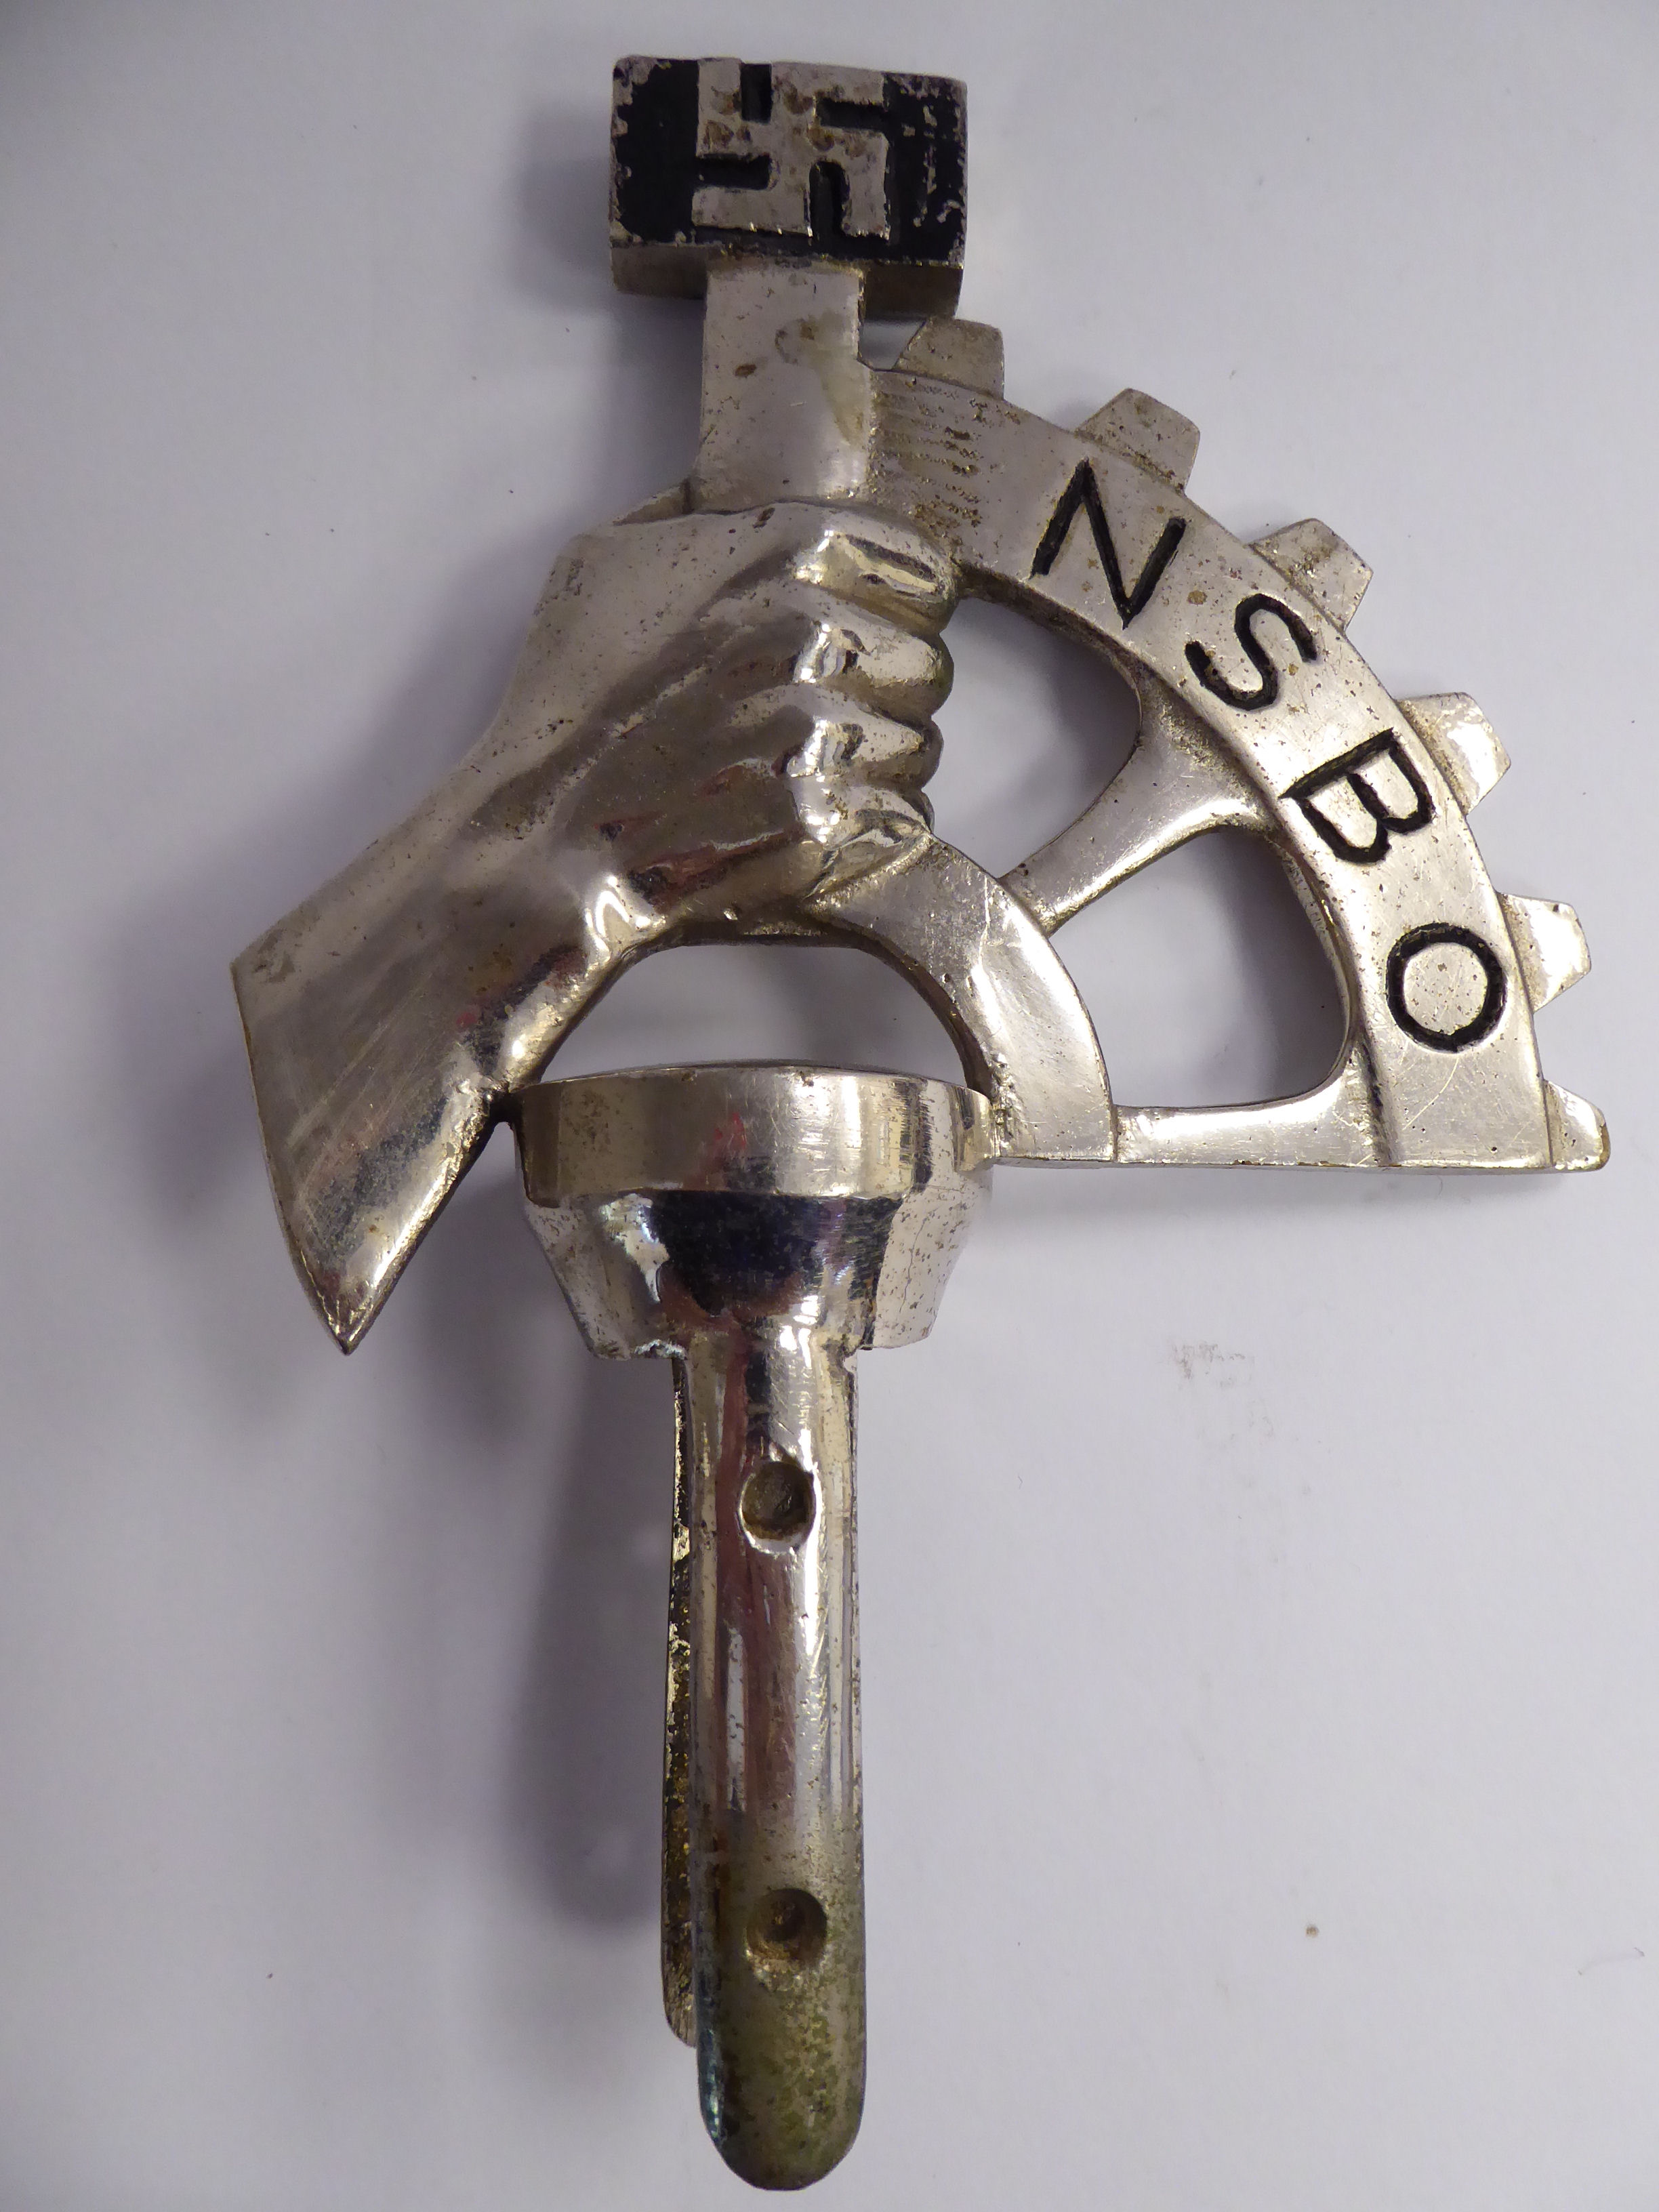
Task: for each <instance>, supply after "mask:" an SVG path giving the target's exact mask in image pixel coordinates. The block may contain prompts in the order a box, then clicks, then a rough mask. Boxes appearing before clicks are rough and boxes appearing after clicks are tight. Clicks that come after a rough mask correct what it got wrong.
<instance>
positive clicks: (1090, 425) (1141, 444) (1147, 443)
mask: <svg viewBox="0 0 1659 2212" xmlns="http://www.w3.org/2000/svg"><path fill="white" fill-rule="evenodd" d="M1077 435H1078V436H1079V438H1087V439H1089V440H1090V441H1091V442H1092V443H1093V444H1095V445H1097V446H1111V447H1115V449H1116V450H1117V451H1118V452H1119V453H1127V455H1128V456H1129V458H1130V459H1131V460H1133V461H1139V463H1140V464H1141V465H1142V467H1143V468H1148V469H1152V471H1155V473H1156V474H1158V476H1161V477H1164V478H1165V479H1166V480H1167V481H1168V482H1169V483H1172V484H1173V485H1174V486H1175V487H1176V490H1177V491H1184V490H1185V489H1186V488H1187V479H1188V477H1189V476H1191V474H1192V472H1193V463H1194V460H1195V459H1197V458H1198V425H1197V423H1196V422H1188V420H1187V417H1186V416H1184V415H1177V414H1176V410H1175V409H1174V408H1173V407H1166V406H1165V405H1164V402H1163V401H1162V400H1161V399H1152V398H1148V396H1147V394H1146V392H1119V393H1118V395H1117V398H1115V399H1109V400H1108V401H1107V403H1106V404H1105V406H1103V407H1102V408H1100V409H1098V410H1097V412H1096V413H1094V414H1092V415H1091V416H1090V417H1089V419H1088V421H1087V422H1079V424H1078V427H1077Z"/></svg>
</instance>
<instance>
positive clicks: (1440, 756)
mask: <svg viewBox="0 0 1659 2212" xmlns="http://www.w3.org/2000/svg"><path fill="white" fill-rule="evenodd" d="M1399 704H1400V711H1401V714H1403V715H1404V716H1405V718H1406V720H1407V721H1408V722H1409V723H1410V724H1411V726H1412V727H1413V729H1414V730H1415V731H1416V732H1417V734H1418V736H1419V738H1422V740H1423V742H1424V744H1425V745H1426V746H1427V747H1428V749H1429V750H1430V751H1431V753H1432V754H1433V755H1434V757H1435V759H1436V760H1437V762H1438V763H1439V764H1440V767H1441V769H1442V772H1443V775H1445V778H1446V781H1447V782H1448V783H1449V784H1450V786H1451V787H1452V790H1453V791H1454V793H1455V794H1456V798H1457V803H1458V805H1460V806H1461V807H1462V810H1463V811H1464V812H1465V813H1466V814H1467V813H1468V811H1469V809H1470V808H1471V807H1472V806H1474V805H1477V804H1478V803H1479V802H1480V800H1481V799H1484V798H1485V797H1486V793H1488V792H1489V791H1491V790H1492V788H1493V787H1494V786H1495V785H1496V784H1497V783H1498V781H1499V780H1500V778H1501V777H1502V776H1503V775H1504V772H1505V770H1506V769H1508V767H1509V764H1510V757H1509V755H1508V754H1507V753H1506V752H1505V751H1504V745H1503V740H1502V739H1501V738H1499V736H1498V732H1497V731H1496V730H1494V729H1493V727H1492V724H1491V723H1490V722H1489V721H1488V720H1486V716H1485V715H1484V714H1482V713H1481V711H1480V708H1478V707H1477V706H1476V705H1475V703H1474V700H1473V699H1471V698H1470V696H1469V695H1468V692H1467V691H1436V692H1432V693H1431V694H1430V695H1428V696H1426V697H1425V698H1422V699H1402V700H1401V701H1400V702H1399Z"/></svg>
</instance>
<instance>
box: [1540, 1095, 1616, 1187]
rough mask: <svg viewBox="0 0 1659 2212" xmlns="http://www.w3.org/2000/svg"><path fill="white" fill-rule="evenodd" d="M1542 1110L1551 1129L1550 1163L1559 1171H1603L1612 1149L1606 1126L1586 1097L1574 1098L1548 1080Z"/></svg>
mask: <svg viewBox="0 0 1659 2212" xmlns="http://www.w3.org/2000/svg"><path fill="white" fill-rule="evenodd" d="M1544 1111H1545V1113H1546V1115H1547V1117H1548V1120H1549V1126H1550V1160H1551V1163H1552V1164H1553V1166H1555V1167H1558V1168H1568V1169H1571V1168H1579V1169H1584V1168H1604V1167H1606V1165H1607V1154H1608V1152H1610V1151H1611V1150H1612V1146H1610V1145H1609V1143H1608V1141H1607V1123H1606V1122H1605V1121H1603V1120H1602V1118H1601V1115H1600V1113H1599V1112H1598V1111H1597V1110H1596V1109H1595V1107H1594V1106H1592V1105H1591V1104H1590V1103H1589V1099H1588V1098H1579V1097H1575V1096H1574V1094H1573V1093H1572V1092H1571V1091H1564V1090H1563V1089H1562V1088H1561V1086H1560V1085H1559V1083H1552V1082H1550V1081H1549V1080H1548V1079H1547V1078H1546V1079H1545V1083H1544Z"/></svg>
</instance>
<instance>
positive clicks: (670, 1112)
mask: <svg viewBox="0 0 1659 2212" xmlns="http://www.w3.org/2000/svg"><path fill="white" fill-rule="evenodd" d="M516 1122H517V1128H518V1135H519V1146H520V1158H521V1162H522V1165H523V1170H524V1183H525V1196H526V1204H527V1206H528V1208H529V1212H530V1218H531V1220H532V1224H533V1225H534V1226H535V1229H536V1232H537V1235H538V1237H539V1238H540V1239H541V1242H542V1244H543V1247H544V1249H545V1251H546V1253H547V1255H548V1257H549V1259H550V1261H552V1263H553V1268H554V1272H555V1273H556V1275H557V1277H558V1280H559V1285H560V1287H561V1289H562V1291H563V1292H564V1294H565V1297H566V1298H567V1300H568V1303H569V1305H570V1310H571V1311H572V1313H573V1314H574V1316H575V1317H576V1321H577V1322H578V1324H579V1326H580V1328H581V1331H582V1334H583V1335H584V1336H585V1337H586V1340H587V1342H588V1344H589V1345H590V1346H592V1349H593V1350H594V1351H595V1352H604V1353H606V1354H609V1355H611V1357H618V1358H620V1357H626V1356H628V1355H629V1354H636V1353H645V1352H652V1353H658V1354H662V1355H665V1356H667V1357H670V1358H672V1359H673V1360H674V1362H675V1365H676V1368H677V1370H678V1382H679V1426H678V1435H679V1453H678V1458H679V1470H678V1486H677V1492H678V1497H679V1498H680V1500H681V1504H680V1508H679V1510H678V1513H677V1516H676V1520H677V1527H676V1545H675V1550H676V1554H677V1564H678V1567H679V1575H678V1581H679V1591H678V1596H679V1603H678V1605H677V1607H676V1608H675V1610H676V1613H677V1616H678V1617H677V1619H676V1621H675V1625H674V1633H675V1642H674V1656H676V1657H677V1658H678V1661H679V1662H680V1663H679V1664H678V1665H675V1664H671V1667H670V1673H669V1712H668V1725H667V1730H666V1745H667V1750H666V1758H665V1783H666V1787H665V1793H664V1798H665V1808H666V1818H665V1835H664V1853H663V1859H664V1869H665V1897H664V1924H663V1970H664V1972H663V1978H664V1994H665V2002H666V2005H667V2008H668V2013H669V2018H670V2020H671V2022H672V2024H673V2026H674V2027H676V2028H677V2029H678V2032H679V2033H682V2034H683V2035H686V2036H687V2038H688V2039H690V2040H694V2041H695V2042H696V2047H697V2060H698V2072H699V2076H700V2081H701V2087H702V2107H703V2113H704V2117H705V2118H706V2120H707V2122H708V2130H709V2132H710V2134H711V2135H712V2136H714V2141H715V2142H716V2143H717V2144H718V2145H719V2146H720V2151H721V2153H722V2154H723V2155H724V2156H725V2158H726V2160H727V2162H728V2163H729V2164H730V2165H731V2166H732V2167H733V2168H734V2169H735V2171H736V2172H738V2173H740V2174H742V2175H743V2176H744V2179H746V2180H749V2181H752V2182H755V2183H757V2184H759V2185H762V2186H764V2187H767V2188H775V2189H787V2188H794V2187H798V2186H799V2185H801V2184H802V2183H804V2182H807V2181H812V2180H816V2179H817V2178H818V2177H819V2175H821V2174H823V2173H824V2172H828V2171H829V2168H830V2166H833V2165H834V2164H835V2163H836V2160H838V2159H840V2158H841V2157H842V2154H844V2153H845V2151H846V2150H847V2148H848V2145H849V2144H850V2143H851V2142H852V2140H853V2137H854V2134H855V2133H856V2132H857V2129H858V2124H859V2117H860V2112H862V2110H863V2104H864V1870H863V1845H862V1827H861V1817H860V1780H859V1735H858V1595H857V1582H856V1577H855V1573H854V1493H853V1470H854V1402H853V1365H852V1363H853V1357H854V1353H855V1352H860V1351H861V1350H863V1349H865V1348H866V1347H868V1346H886V1345H900V1344H909V1343H913V1342H915V1340H916V1339H917V1338H919V1337H921V1336H924V1335H925V1334H927V1330H928V1329H929V1328H931V1327H932V1325H933V1317H934V1315H935V1313H936V1312H937V1311H938V1308H939V1297H940V1293H941V1292H942V1291H943V1290H944V1287H945V1278H946V1276H947V1275H948V1273H949V1272H950V1269H951V1262H952V1261H954V1259H955V1257H956V1255H957V1249H959V1247H960V1245H961V1243H962V1240H963V1236H964V1235H965V1233H966V1231H967V1228H968V1225H969V1220H970V1219H971V1218H972V1216H973V1213H974V1212H975V1208H976V1207H977V1206H978V1205H979V1203H980V1200H981V1198H982V1197H983V1195H984V1193H985V1189H986V1187H987V1182H988V1180H989V1167H990V1161H991V1157H992V1150H993V1146H992V1138H991V1130H990V1115H989V1111H988V1109H987V1105H986V1102H985V1101H984V1099H983V1098H981V1097H979V1096H978V1094H977V1093H975V1092H974V1091H963V1090H957V1089H955V1088H953V1087H952V1086H951V1085H946V1084H942V1083H930V1082H924V1081H922V1080H921V1079H920V1078H918V1077H915V1076H904V1075H884V1074H876V1073H851V1072H848V1071H847V1070H844V1069H825V1068H810V1067H774V1066H735V1067H678V1068H654V1069H649V1070H646V1071H643V1072H640V1073H632V1074H626V1075H613V1076H586V1077H575V1078H573V1079H571V1080H569V1081H568V1082H564V1083H548V1084H543V1085H539V1086H538V1087H537V1088H535V1089H533V1090H531V1091H527V1092H526V1094H525V1096H524V1097H523V1098H522V1100H521V1101H520V1105H519V1108H518V1112H517V1115H516Z"/></svg>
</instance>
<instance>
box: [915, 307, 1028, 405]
mask: <svg viewBox="0 0 1659 2212" xmlns="http://www.w3.org/2000/svg"><path fill="white" fill-rule="evenodd" d="M895 366H896V367H897V368H902V369H904V370H906V371H907V372H908V374H910V375H912V376H937V377H939V378H940V379H941V380H943V381H944V382H945V383H946V384H964V385H966V386H967V387H968V389H969V391H970V392H991V393H992V394H993V395H994V397H995V398H998V399H1000V398H1001V397H1002V332H1001V331H1000V330H998V329H997V328H996V327H995V326H994V325H993V324H991V323H964V322H958V321H957V318H956V317H955V316H954V315H929V316H928V318H927V321H926V322H925V323H923V324H922V325H921V328H920V330H918V331H915V333H914V334H913V335H912V337H911V338H910V340H909V342H908V344H907V345H906V346H905V349H904V350H903V352H902V354H901V355H900V356H899V357H898V360H897V362H896V364H895Z"/></svg>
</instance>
